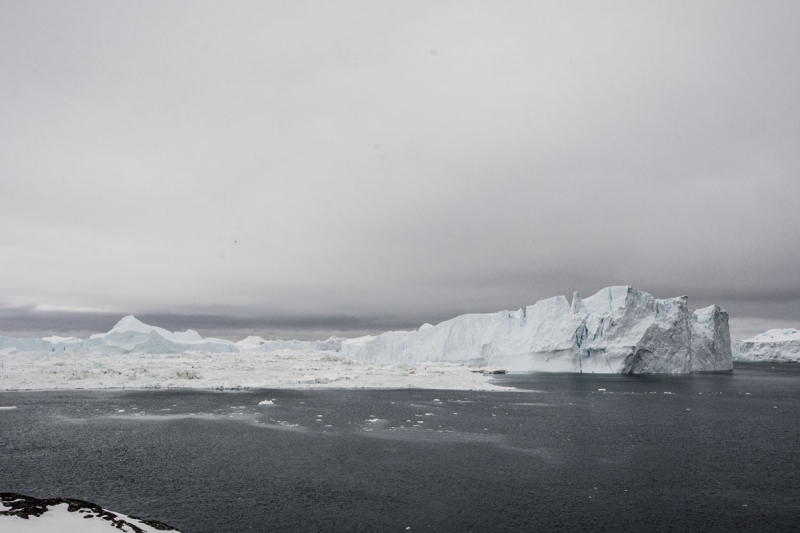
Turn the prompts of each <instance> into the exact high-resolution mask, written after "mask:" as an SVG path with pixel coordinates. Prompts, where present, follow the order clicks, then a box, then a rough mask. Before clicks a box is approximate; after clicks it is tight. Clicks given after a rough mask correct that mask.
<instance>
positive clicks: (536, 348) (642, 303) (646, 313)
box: [341, 286, 732, 374]
mask: <svg viewBox="0 0 800 533" xmlns="http://www.w3.org/2000/svg"><path fill="white" fill-rule="evenodd" d="M693 338H694V340H693ZM341 352H342V355H343V356H345V357H350V358H352V359H355V360H374V361H377V362H381V363H397V362H406V363H415V362H424V361H444V362H450V363H459V364H464V365H469V366H478V367H486V366H492V367H501V368H504V369H506V370H509V371H516V372H531V371H544V372H589V373H629V374H652V373H669V374H685V373H689V372H699V371H722V370H730V369H731V368H732V362H731V348H730V334H729V330H728V315H727V313H726V312H725V311H724V310H723V309H722V308H721V307H719V306H711V307H709V308H706V309H702V310H699V311H697V312H695V313H690V311H689V308H688V298H687V297H685V296H680V297H676V298H667V299H657V298H655V297H653V296H652V295H650V294H648V293H646V292H642V291H639V290H637V289H634V288H633V287H630V286H616V287H607V288H605V289H602V290H601V291H600V292H598V293H597V294H595V295H593V296H591V297H589V298H586V299H582V298H581V295H580V293H575V294H574V296H573V299H572V302H571V303H570V302H569V301H567V299H566V298H565V297H564V296H555V297H553V298H548V299H545V300H540V301H538V302H536V303H535V304H533V305H531V306H528V307H526V308H523V309H520V310H518V311H501V312H499V313H491V314H468V315H462V316H459V317H456V318H453V319H451V320H447V321H445V322H442V323H440V324H438V325H435V326H431V325H429V324H426V325H424V326H423V327H421V328H420V329H419V330H416V331H391V332H387V333H383V334H381V335H377V336H368V337H361V338H357V339H348V340H344V341H342V343H341Z"/></svg>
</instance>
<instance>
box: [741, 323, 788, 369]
mask: <svg viewBox="0 0 800 533" xmlns="http://www.w3.org/2000/svg"><path fill="white" fill-rule="evenodd" d="M731 349H732V351H733V360H734V361H742V362H760V361H769V362H776V363H777V362H790V361H791V362H800V331H798V330H796V329H794V328H789V329H771V330H769V331H766V332H764V333H760V334H758V335H756V336H755V337H753V338H752V339H747V340H743V341H733V342H732V343H731Z"/></svg>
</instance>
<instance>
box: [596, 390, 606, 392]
mask: <svg viewBox="0 0 800 533" xmlns="http://www.w3.org/2000/svg"><path fill="white" fill-rule="evenodd" d="M597 390H598V391H600V392H605V391H606V390H605V389H597Z"/></svg>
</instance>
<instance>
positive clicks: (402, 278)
mask: <svg viewBox="0 0 800 533" xmlns="http://www.w3.org/2000/svg"><path fill="white" fill-rule="evenodd" d="M0 10H2V15H3V16H0V50H2V51H3V54H0V76H2V79H4V80H8V81H7V82H5V83H3V84H2V85H1V86H0V115H2V116H3V117H4V120H3V121H2V123H0V142H2V143H3V146H4V147H6V148H7V149H5V150H3V153H2V154H0V175H2V180H0V225H2V228H3V229H2V232H0V256H1V257H2V258H3V262H2V263H1V264H0V302H4V303H5V304H6V305H7V306H11V307H14V308H24V307H26V306H27V307H28V308H35V307H36V306H43V305H44V306H49V308H63V309H68V308H76V309H81V308H90V309H95V310H97V311H100V312H102V313H105V314H106V315H107V316H108V317H111V316H120V315H122V314H126V313H130V312H134V313H137V314H145V315H148V314H149V315H151V316H160V317H175V316H183V317H196V318H197V317H200V316H213V317H215V318H214V320H216V321H217V323H218V324H224V323H225V319H224V317H225V316H233V317H243V318H242V320H244V321H245V322H240V323H239V326H241V328H249V327H251V325H253V324H251V323H249V322H246V320H249V319H250V318H249V317H261V318H260V319H262V320H264V322H261V323H262V324H267V323H268V322H270V320H271V321H272V323H273V325H274V327H282V328H283V327H288V326H292V325H294V326H296V327H298V328H301V327H306V328H316V327H322V326H324V327H325V328H331V329H336V328H337V327H344V326H342V325H343V324H344V325H346V327H347V328H355V329H359V328H360V329H361V330H371V329H372V328H380V327H383V326H388V327H401V326H410V325H414V324H417V325H418V324H419V323H422V322H424V321H434V320H436V319H437V318H439V319H441V318H446V317H447V316H450V315H451V314H456V313H459V312H467V311H492V310H498V309H504V308H515V307H519V306H522V305H525V304H529V303H532V302H533V301H535V300H536V299H539V298H543V297H547V296H552V295H554V294H567V295H569V294H571V292H572V291H573V290H580V291H581V292H583V293H584V294H587V293H591V292H593V291H595V290H597V289H599V288H601V287H603V286H606V285H611V284H633V285H636V286H637V287H639V288H641V289H643V290H647V291H649V292H652V293H654V294H656V295H658V296H672V295H677V294H688V295H689V296H690V298H691V301H692V303H693V305H694V303H695V302H697V303H698V305H699V304H701V303H705V302H708V303H712V302H717V303H721V304H722V305H725V306H726V307H730V310H731V312H732V313H733V312H735V313H737V315H739V316H755V317H767V318H774V319H784V320H791V319H792V318H793V317H798V316H800V298H798V294H800V292H799V291H800V269H798V268H797V266H796V265H797V264H798V262H799V260H800V247H798V246H797V243H798V241H799V240H800V215H798V210H797V207H796V206H797V199H798V198H800V179H798V178H799V176H800V174H798V172H799V171H800V153H798V151H797V149H796V147H797V146H798V142H799V141H800V100H798V99H797V98H796V94H800V74H798V72H800V70H799V69H798V68H797V66H798V64H800V52H798V51H799V50H800V46H799V45H800V42H799V41H800V37H798V35H797V31H796V28H797V27H798V23H800V7H798V4H797V3H796V2H770V3H769V4H768V5H757V4H755V3H751V2H741V3H740V2H648V3H646V4H643V3H639V2H585V3H581V2H576V3H566V4H565V3H563V2H539V3H534V4H531V3H526V2H520V3H517V2H506V3H503V4H501V5H496V4H492V3H484V2H458V3H450V2H436V3H431V2H418V3H415V2H403V3H397V4H395V5H389V6H387V5H377V4H374V3H371V2H344V3H342V2H337V3H335V4H331V3H307V4H297V3H290V2H285V3H284V2H271V3H260V2H256V3H250V2H241V3H234V4H221V3H205V2H192V3H180V2H175V3H159V2H151V3H148V2H144V3H135V4H129V3H122V2H116V3H115V2H96V3H95V2H77V3H70V4H63V3H57V2H52V3H47V2H43V3H35V2H17V3H15V2H7V3H5V4H3V6H2V7H0ZM432 50H435V51H436V53H435V54H434V53H432ZM34 314H35V313H34ZM36 316H40V315H36ZM41 316H44V315H41ZM51 316H52V315H51ZM75 316H77V315H75ZM270 317H272V318H270ZM37 320H38V319H37ZM75 320H77V318H76V319H75ZM198 320H200V319H199V318H198ZM276 320H277V322H276ZM326 321H327V322H326ZM337 321H338V322H337ZM99 324H100V323H98V325H99ZM257 325H258V324H255V325H253V327H256V326H257ZM239 326H237V327H239ZM181 327H183V326H181ZM186 327H192V325H191V324H187V325H186ZM198 327H199V326H198ZM226 327H227V326H226ZM230 327H234V326H233V325H230ZM223 329H224V328H223Z"/></svg>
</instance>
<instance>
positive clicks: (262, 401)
mask: <svg viewBox="0 0 800 533" xmlns="http://www.w3.org/2000/svg"><path fill="white" fill-rule="evenodd" d="M258 405H275V402H273V401H272V400H261V401H260V402H258Z"/></svg>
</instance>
